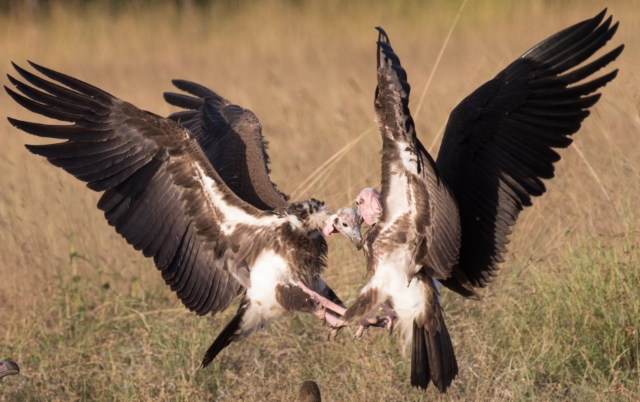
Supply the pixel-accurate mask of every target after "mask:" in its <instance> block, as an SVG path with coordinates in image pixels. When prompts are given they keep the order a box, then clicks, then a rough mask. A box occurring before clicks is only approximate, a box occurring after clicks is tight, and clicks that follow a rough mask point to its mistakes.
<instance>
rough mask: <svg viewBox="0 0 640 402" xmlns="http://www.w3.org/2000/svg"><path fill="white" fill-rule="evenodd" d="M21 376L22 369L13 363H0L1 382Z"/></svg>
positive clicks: (6, 361) (7, 361) (5, 361)
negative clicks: (11, 377)
mask: <svg viewBox="0 0 640 402" xmlns="http://www.w3.org/2000/svg"><path fill="white" fill-rule="evenodd" d="M16 374H20V367H18V365H17V364H16V363H14V362H12V361H9V360H4V361H0V380H2V379H3V378H4V377H7V376H10V375H16Z"/></svg>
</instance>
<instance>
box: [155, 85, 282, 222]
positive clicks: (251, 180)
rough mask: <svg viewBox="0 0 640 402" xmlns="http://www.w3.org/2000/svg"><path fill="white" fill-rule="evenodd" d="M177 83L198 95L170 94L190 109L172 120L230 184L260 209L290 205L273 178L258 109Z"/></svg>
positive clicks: (177, 103)
mask: <svg viewBox="0 0 640 402" xmlns="http://www.w3.org/2000/svg"><path fill="white" fill-rule="evenodd" d="M173 84H174V85H175V86H176V87H178V88H179V89H181V90H183V91H186V92H188V93H190V94H191V95H194V96H195V97H192V96H187V95H182V94H176V93H171V92H165V94H164V98H165V100H166V101H167V102H168V103H170V104H172V105H174V106H178V107H182V108H185V109H190V110H188V111H184V112H177V113H173V114H172V115H170V116H169V118H170V119H173V120H175V121H177V122H179V123H180V125H182V126H183V127H186V128H187V129H189V131H191V132H192V133H193V135H194V137H195V138H196V140H197V141H198V143H199V144H200V147H202V150H203V151H204V153H205V155H206V156H207V158H208V159H209V161H210V162H211V164H212V166H213V167H214V168H215V169H216V171H217V172H218V174H219V175H220V177H221V178H222V179H223V180H224V182H225V183H226V184H227V186H229V188H230V189H231V190H232V191H233V192H234V193H236V195H238V197H240V198H241V199H243V200H244V201H246V202H248V203H249V204H251V205H253V206H255V207H256V208H259V209H262V210H272V209H277V208H284V207H286V206H287V205H288V202H287V200H288V199H289V197H288V196H286V195H284V194H283V193H281V192H280V191H278V189H277V188H276V185H275V184H273V183H272V182H271V180H270V178H269V166H268V165H269V156H268V155H267V152H266V148H267V142H266V141H265V140H264V138H263V136H262V125H261V124H260V121H259V120H258V118H257V117H256V116H255V115H254V114H253V112H251V111H250V110H247V109H243V108H242V107H240V106H237V105H234V104H232V103H231V102H229V101H228V100H226V99H224V98H223V97H221V96H220V95H218V94H216V93H215V92H213V91H211V90H210V89H207V88H205V87H203V86H202V85H199V84H196V83H193V82H189V81H183V80H173Z"/></svg>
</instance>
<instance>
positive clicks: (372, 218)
mask: <svg viewBox="0 0 640 402" xmlns="http://www.w3.org/2000/svg"><path fill="white" fill-rule="evenodd" d="M356 205H357V206H358V213H359V214H360V216H362V219H364V221H365V222H367V225H369V226H371V225H373V224H375V223H377V222H378V220H379V219H380V215H381V214H382V205H381V204H380V193H378V190H376V189H375V188H365V189H364V190H362V191H360V193H359V194H358V196H357V197H356Z"/></svg>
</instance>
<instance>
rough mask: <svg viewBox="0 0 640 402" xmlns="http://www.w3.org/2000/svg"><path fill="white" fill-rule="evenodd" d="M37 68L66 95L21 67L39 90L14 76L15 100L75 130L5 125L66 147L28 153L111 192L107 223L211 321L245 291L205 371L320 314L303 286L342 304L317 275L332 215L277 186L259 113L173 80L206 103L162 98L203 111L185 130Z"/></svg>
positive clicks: (103, 204) (105, 203)
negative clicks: (286, 318) (264, 333)
mask: <svg viewBox="0 0 640 402" xmlns="http://www.w3.org/2000/svg"><path fill="white" fill-rule="evenodd" d="M32 65H33V67H34V68H35V69H36V70H38V71H39V72H40V73H42V74H43V75H45V76H47V77H49V78H50V79H51V80H53V81H57V82H58V83H60V84H63V85H65V86H66V87H68V88H65V87H63V86H61V85H58V84H56V83H53V82H51V81H47V80H45V79H42V78H40V77H38V76H36V75H34V74H31V73H29V72H27V71H26V70H23V69H21V68H20V67H18V66H15V65H14V66H15V68H16V70H17V71H18V73H19V74H20V75H21V76H22V77H23V78H24V79H25V80H26V81H28V82H29V83H31V84H32V85H33V86H35V87H36V88H39V89H40V90H38V89H35V88H33V87H31V86H28V85H25V84H24V83H22V82H20V81H18V80H16V79H15V78H13V77H9V79H10V81H11V82H12V83H13V84H14V85H15V86H16V88H17V89H18V90H19V91H20V92H22V93H23V94H24V95H26V97H25V96H22V95H19V94H17V93H15V92H13V91H12V90H10V89H8V88H7V92H8V93H9V95H10V96H11V97H12V98H13V99H14V100H15V101H16V102H18V103H19V104H21V105H22V106H24V107H25V108H27V109H29V110H31V111H33V112H36V113H39V114H41V115H43V116H46V117H50V118H54V119H58V120H62V121H66V122H71V123H72V124H70V125H57V126H56V125H45V124H36V123H29V122H24V121H19V120H15V119H9V121H10V122H11V123H12V124H13V125H14V126H16V127H17V128H19V129H21V130H23V131H26V132H27V133H30V134H33V135H37V136H42V137H50V138H57V139H65V140H66V141H65V142H62V143H57V144H50V145H28V146H27V148H28V149H29V150H30V151H31V152H33V153H35V154H37V155H42V156H44V157H46V158H47V159H48V160H49V162H51V163H52V164H53V165H55V166H58V167H61V168H63V169H65V170H66V171H67V172H69V173H71V174H72V175H74V176H75V177H77V178H78V179H80V180H82V181H85V182H87V185H88V187H89V188H91V189H92V190H95V191H104V193H103V195H102V197H101V198H100V201H99V203H98V208H100V209H101V210H102V211H104V214H105V217H106V219H107V221H108V222H109V224H110V225H111V226H114V227H115V229H116V231H117V232H118V233H119V234H120V235H122V236H123V237H124V238H125V239H126V241H127V242H128V243H129V244H131V245H132V246H133V247H134V248H136V249H137V250H141V251H142V252H143V254H144V255H145V256H147V257H152V258H153V259H154V262H155V265H156V267H157V268H158V269H159V270H160V271H161V274H162V277H163V279H164V280H165V282H166V283H167V285H169V286H170V287H171V289H172V290H173V291H174V292H176V294H177V296H178V298H180V300H181V301H182V302H183V303H184V305H185V306H186V307H188V308H189V309H190V310H192V311H195V312H196V313H197V314H200V315H204V314H207V313H212V314H215V313H217V312H220V311H222V310H224V309H225V308H227V307H228V305H229V304H230V303H231V301H232V300H233V299H234V298H235V297H236V296H238V295H239V294H243V299H242V302H241V305H240V308H239V310H238V313H237V314H236V316H235V317H234V319H233V320H232V321H231V322H230V323H229V324H228V325H227V327H226V328H225V329H224V330H223V331H222V333H221V334H220V336H219V337H218V339H216V341H215V342H214V343H213V345H212V347H211V348H210V349H209V351H208V352H207V354H206V356H205V359H204V361H203V364H204V365H207V364H208V363H210V362H211V361H212V360H213V358H215V356H216V355H217V354H218V353H219V352H220V351H221V350H222V349H223V348H224V347H225V346H227V345H228V344H229V343H230V342H232V341H234V340H236V339H238V338H241V337H245V336H247V335H249V334H250V333H251V332H253V331H254V330H256V329H259V328H261V327H263V326H264V325H265V324H266V323H268V322H269V321H270V320H271V319H273V318H276V317H278V316H280V315H282V314H283V313H285V312H287V311H309V312H311V311H315V305H314V303H313V301H312V299H313V298H310V297H309V295H308V294H306V293H305V292H304V291H303V290H302V289H301V288H300V287H299V286H298V285H297V284H302V285H303V286H305V287H306V288H307V290H309V289H311V290H313V291H316V292H318V293H320V294H322V295H325V296H328V297H329V298H331V299H333V300H334V301H338V300H337V298H336V297H335V294H333V292H332V291H331V290H330V289H329V288H328V287H327V286H326V284H325V283H324V282H323V281H322V279H321V278H320V274H321V273H322V272H323V270H324V268H325V266H326V253H327V244H326V242H325V240H324V238H323V229H324V230H326V227H327V225H331V213H330V211H329V210H328V208H326V207H325V206H324V204H323V203H322V202H319V201H316V200H314V199H311V200H309V201H303V202H299V203H293V204H289V203H288V201H287V197H286V196H284V195H283V194H282V193H280V192H279V191H278V190H277V189H276V187H275V186H274V185H273V183H271V181H270V179H269V175H268V168H267V162H268V157H267V154H266V150H265V147H264V142H263V140H262V132H261V126H260V123H259V122H258V120H257V118H256V117H255V115H253V113H251V112H250V111H248V110H245V109H242V108H240V107H239V106H236V105H232V104H230V103H229V102H228V101H226V100H225V99H223V98H221V97H220V96H218V95H217V94H215V93H213V92H211V91H209V90H207V89H206V88H203V87H201V86H199V85H197V84H192V83H188V82H185V81H176V85H178V87H180V88H183V89H185V90H187V91H190V92H192V93H195V95H196V96H199V98H192V97H188V96H184V95H177V94H167V95H166V96H167V99H168V100H169V101H171V100H173V101H175V100H176V99H180V100H181V102H182V106H187V107H189V106H196V107H194V109H195V110H193V111H188V112H180V113H178V114H176V115H174V116H173V117H174V118H175V119H176V120H181V117H184V116H185V114H189V116H190V119H188V120H189V121H188V122H186V121H185V123H188V124H184V125H182V126H181V125H180V124H179V123H177V122H176V121H174V120H171V119H166V118H162V117H160V116H157V115H154V114H152V113H149V112H146V111H143V110H140V109H138V108H136V107H135V106H133V105H131V104H129V103H127V102H124V101H122V100H120V99H118V98H116V97H114V96H112V95H110V94H108V93H106V92H104V91H102V90H100V89H98V88H96V87H93V86H91V85H89V84H87V83H84V82H82V81H79V80H76V79H74V78H71V77H68V76H66V75H63V74H60V73H57V72H55V71H52V70H50V69H47V68H44V67H41V66H38V65H35V64H32ZM174 103H175V102H174ZM218 171H220V172H221V173H220V174H219V173H218ZM223 177H224V179H223ZM338 302H339V301H338Z"/></svg>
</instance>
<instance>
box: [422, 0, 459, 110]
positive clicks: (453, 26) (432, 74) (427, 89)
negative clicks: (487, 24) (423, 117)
mask: <svg viewBox="0 0 640 402" xmlns="http://www.w3.org/2000/svg"><path fill="white" fill-rule="evenodd" d="M466 4H467V0H464V1H463V2H462V5H461V6H460V9H459V10H458V14H456V18H454V19H453V24H451V28H449V33H447V37H446V38H445V40H444V43H443V44H442V47H441V48H440V53H439V54H438V57H437V58H436V63H435V64H434V65H433V68H432V69H431V74H429V78H428V79H427V84H426V85H425V86H424V89H423V90H422V94H421V95H420V101H419V102H418V106H417V107H416V112H415V114H414V115H413V119H414V120H416V121H417V120H418V116H419V115H420V109H421V108H422V103H423V102H424V99H425V97H426V96H427V91H429V87H430V86H431V81H432V80H433V76H434V74H435V73H436V70H437V69H438V65H439V64H440V60H441V59H442V55H443V54H444V50H445V49H446V48H447V44H448V43H449V39H451V34H452V33H453V29H454V28H455V27H456V24H457V23H458V20H459V19H460V15H461V14H462V10H464V6H465V5H466Z"/></svg>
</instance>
